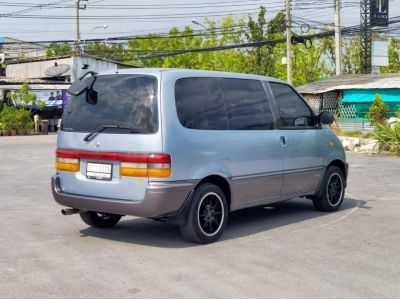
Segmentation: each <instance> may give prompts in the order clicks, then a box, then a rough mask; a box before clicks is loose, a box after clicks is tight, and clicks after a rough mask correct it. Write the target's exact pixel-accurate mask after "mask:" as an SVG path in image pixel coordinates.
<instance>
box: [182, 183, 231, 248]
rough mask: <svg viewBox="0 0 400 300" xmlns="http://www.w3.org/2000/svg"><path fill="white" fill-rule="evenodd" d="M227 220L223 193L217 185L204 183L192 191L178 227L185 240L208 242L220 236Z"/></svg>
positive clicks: (226, 207)
mask: <svg viewBox="0 0 400 300" xmlns="http://www.w3.org/2000/svg"><path fill="white" fill-rule="evenodd" d="M227 221H228V205H227V201H226V197H225V195H224V193H223V192H222V190H221V189H220V188H219V187H218V186H216V185H214V184H210V183H205V184H202V185H200V186H199V187H198V188H196V190H195V191H194V193H193V196H192V200H191V203H190V206H189V209H188V213H187V215H186V218H185V222H184V224H183V225H181V226H180V229H181V232H182V235H183V236H184V237H185V238H186V239H187V240H189V241H192V242H196V243H204V244H208V243H212V242H215V241H217V240H218V239H219V238H220V236H221V235H222V232H223V231H224V229H225V227H226V223H227Z"/></svg>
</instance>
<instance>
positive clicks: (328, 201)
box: [313, 166, 345, 212]
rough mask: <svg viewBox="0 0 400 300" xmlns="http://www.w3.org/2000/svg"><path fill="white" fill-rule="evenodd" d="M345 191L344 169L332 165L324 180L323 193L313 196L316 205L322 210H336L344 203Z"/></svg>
mask: <svg viewBox="0 0 400 300" xmlns="http://www.w3.org/2000/svg"><path fill="white" fill-rule="evenodd" d="M344 192H345V179H344V175H343V172H342V170H341V169H340V168H338V167H336V166H330V167H328V169H327V170H326V173H325V176H324V179H323V182H322V193H321V194H320V195H318V196H314V197H313V204H314V207H315V208H316V209H318V210H320V211H328V212H330V211H336V210H338V209H339V208H340V206H341V205H342V203H343V199H344Z"/></svg>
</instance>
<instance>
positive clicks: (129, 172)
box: [119, 154, 171, 177]
mask: <svg viewBox="0 0 400 300" xmlns="http://www.w3.org/2000/svg"><path fill="white" fill-rule="evenodd" d="M119 173H120V174H121V176H134V177H169V176H170V175H171V157H170V156H169V155H168V154H145V155H137V157H132V159H130V160H129V162H124V161H122V162H121V167H120V171H119Z"/></svg>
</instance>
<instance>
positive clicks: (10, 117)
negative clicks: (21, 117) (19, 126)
mask: <svg viewBox="0 0 400 300" xmlns="http://www.w3.org/2000/svg"><path fill="white" fill-rule="evenodd" d="M15 113H16V109H15V107H9V106H4V108H3V111H2V112H1V113H0V122H1V123H2V124H3V129H14V128H13V126H14V123H15V122H14V120H15Z"/></svg>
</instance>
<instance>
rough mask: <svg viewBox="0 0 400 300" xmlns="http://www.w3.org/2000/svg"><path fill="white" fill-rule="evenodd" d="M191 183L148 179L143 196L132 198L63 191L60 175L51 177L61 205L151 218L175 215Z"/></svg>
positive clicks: (193, 182) (187, 194)
mask: <svg viewBox="0 0 400 300" xmlns="http://www.w3.org/2000/svg"><path fill="white" fill-rule="evenodd" d="M194 186H195V181H191V180H188V181H175V182H150V183H149V186H148V187H147V190H146V195H145V199H144V200H143V201H141V202H135V201H128V200H119V199H108V198H99V197H90V196H84V195H76V194H68V193H64V192H63V191H62V190H61V187H60V178H59V177H58V176H54V177H52V178H51V190H52V192H53V197H54V200H55V201H56V202H57V203H59V204H61V205H63V206H67V207H71V208H78V209H83V210H90V211H98V212H104V213H112V214H118V215H131V216H138V217H150V218H156V217H164V216H168V215H174V214H175V213H176V212H178V211H179V210H180V209H181V207H183V205H184V203H185V201H186V199H187V198H188V196H189V195H190V193H191V191H192V190H193V188H194Z"/></svg>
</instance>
